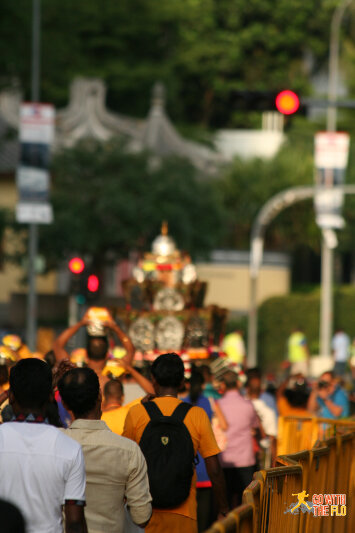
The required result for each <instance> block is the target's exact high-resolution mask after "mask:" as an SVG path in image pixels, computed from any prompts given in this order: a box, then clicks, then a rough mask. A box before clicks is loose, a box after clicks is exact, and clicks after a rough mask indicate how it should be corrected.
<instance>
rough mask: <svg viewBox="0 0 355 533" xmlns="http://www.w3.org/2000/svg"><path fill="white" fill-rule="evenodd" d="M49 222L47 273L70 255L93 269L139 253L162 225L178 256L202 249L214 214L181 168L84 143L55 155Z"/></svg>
mask: <svg viewBox="0 0 355 533" xmlns="http://www.w3.org/2000/svg"><path fill="white" fill-rule="evenodd" d="M52 203H53V209H54V223H53V224H52V225H49V226H44V227H42V228H41V232H40V250H41V253H43V254H44V255H45V256H46V258H47V260H48V261H49V265H50V266H53V267H54V266H55V265H56V264H57V262H58V260H59V259H60V258H62V257H66V256H68V255H69V254H71V253H73V252H76V253H80V254H84V255H85V254H88V255H91V256H92V257H93V258H94V261H95V263H96V264H101V265H102V264H103V263H104V262H105V261H106V260H107V258H108V257H110V258H111V259H113V258H117V257H127V256H128V254H129V252H130V251H132V250H137V251H143V250H144V251H146V250H148V249H150V246H151V242H152V240H153V238H154V237H156V235H157V234H159V233H160V227H161V223H162V221H163V220H167V221H168V223H169V231H170V233H171V235H172V236H173V237H174V239H175V240H176V242H177V245H178V246H179V247H180V248H181V249H185V250H187V251H188V252H190V253H192V254H197V253H203V252H206V251H208V250H210V249H211V248H212V247H213V246H214V245H215V243H216V240H217V239H218V237H219V235H220V228H221V222H222V212H221V208H220V205H219V203H218V201H217V200H216V197H215V196H214V195H213V189H212V187H211V184H210V182H209V181H208V180H207V179H198V178H197V176H196V170H195V169H194V168H193V167H192V166H191V165H190V164H189V163H188V162H186V161H184V160H180V159H177V158H168V159H164V160H163V161H161V162H160V164H159V165H156V161H155V159H154V158H152V157H151V156H150V155H149V154H147V153H143V154H138V155H137V154H132V153H128V151H127V150H126V149H125V147H124V146H123V145H122V144H121V143H120V142H118V141H116V140H112V141H110V142H106V143H99V142H94V141H85V142H81V143H79V144H77V145H76V146H75V147H74V148H71V149H66V150H63V151H61V152H59V153H58V154H56V155H55V158H54V161H53V190H52Z"/></svg>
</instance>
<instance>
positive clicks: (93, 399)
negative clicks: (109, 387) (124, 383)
mask: <svg viewBox="0 0 355 533" xmlns="http://www.w3.org/2000/svg"><path fill="white" fill-rule="evenodd" d="M58 390H59V392H60V395H61V398H62V402H63V405H64V406H65V408H66V409H68V410H69V411H71V412H72V413H73V414H74V422H73V423H72V424H71V426H70V427H69V428H68V429H66V430H64V431H65V433H66V434H67V435H68V436H69V437H71V438H72V439H74V440H76V441H77V442H79V443H80V444H81V446H82V448H83V452H84V457H85V464H86V472H87V483H86V501H87V506H86V510H85V515H86V519H87V524H88V529H89V532H91V531H92V532H103V531H104V532H105V533H123V532H124V527H125V526H124V520H125V508H124V502H125V500H126V501H127V507H128V509H129V513H130V516H131V518H132V520H133V522H134V523H135V524H137V525H139V526H140V527H145V525H146V524H147V522H148V520H149V518H150V516H151V510H152V508H151V504H150V502H151V496H150V493H149V482H148V476H147V467H146V462H145V459H144V457H143V454H142V452H141V450H140V449H139V446H137V445H136V444H135V443H133V442H131V441H130V440H128V439H125V438H123V437H121V436H119V435H116V434H115V433H113V432H112V431H110V429H109V428H108V427H107V425H106V424H105V422H104V421H103V420H100V418H101V391H100V385H99V379H98V377H97V375H96V373H95V372H94V371H93V370H92V369H91V368H73V369H71V370H69V371H68V372H67V373H66V374H64V375H63V376H62V377H61V379H60V380H59V382H58Z"/></svg>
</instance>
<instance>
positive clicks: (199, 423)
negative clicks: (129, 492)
mask: <svg viewBox="0 0 355 533" xmlns="http://www.w3.org/2000/svg"><path fill="white" fill-rule="evenodd" d="M151 373H152V382H153V386H154V389H155V394H156V397H155V398H154V399H153V400H152V401H151V402H148V403H147V404H144V403H141V404H139V405H135V406H134V407H132V408H131V409H130V410H129V412H128V415H127V417H126V422H125V428H124V432H123V435H124V436H126V437H129V438H130V439H132V440H134V441H135V442H137V443H140V444H141V445H142V442H144V439H145V437H144V433H145V432H146V429H147V426H148V425H149V422H150V420H151V419H150V415H149V414H148V411H151V412H152V411H158V412H159V411H160V412H161V414H162V415H163V416H164V417H167V418H168V419H173V420H174V421H175V420H176V418H175V416H174V414H175V411H177V410H181V409H180V405H181V404H183V402H181V400H179V399H178V391H179V390H180V389H181V388H182V386H183V384H184V364H183V362H182V360H181V359H180V357H179V356H178V355H177V354H176V353H168V354H163V355H160V356H159V357H158V358H157V359H156V360H155V361H154V363H153V365H152V368H151ZM150 404H153V407H154V409H153V408H152V406H151V405H150ZM145 405H146V407H145ZM148 405H149V407H148ZM185 405H186V404H185ZM184 411H185V412H186V414H185V415H184V417H183V422H182V423H183V425H184V426H185V428H187V430H188V434H189V438H190V440H192V445H193V449H192V453H193V454H194V455H196V453H197V451H199V452H200V454H201V456H202V457H203V458H204V460H205V465H206V469H207V473H208V476H209V478H210V480H211V482H212V487H213V489H214V494H215V498H216V502H217V505H218V508H219V513H220V515H219V516H220V517H222V516H225V515H226V514H227V512H228V505H227V499H226V493H225V485H224V479H223V473H222V469H221V467H220V464H219V460H218V453H219V451H220V450H219V448H218V446H217V443H216V440H215V437H214V435H213V432H212V427H211V424H210V422H209V420H208V416H207V415H206V413H205V411H204V410H203V409H201V408H200V407H197V406H193V407H191V408H190V409H188V407H187V409H184ZM179 421H180V423H181V418H179ZM176 423H177V422H176ZM147 431H148V429H147ZM185 431H186V429H185ZM187 436H188V435H187ZM169 438H170V437H164V436H163V437H161V440H162V445H165V444H168V443H169V442H170V441H169ZM174 446H176V443H175V444H174ZM165 449H166V453H167V454H168V450H169V448H165ZM183 453H185V451H184V452H183ZM186 453H187V451H186ZM165 457H167V456H166V455H165ZM180 457H181V460H183V457H182V456H180ZM170 460H171V458H169V461H170ZM192 462H193V461H191V464H192ZM180 464H181V463H178V464H177V467H179V465H180ZM148 468H149V464H148ZM152 473H153V472H152ZM191 473H192V472H191ZM156 474H157V477H159V476H160V477H159V479H161V482H162V483H163V478H162V477H161V476H162V475H163V476H164V472H159V473H156ZM165 474H166V472H165ZM150 482H151V486H152V478H150ZM169 483H170V485H171V486H170V485H169ZM164 485H167V486H168V491H167V492H169V494H173V493H174V490H175V485H174V481H173V480H171V479H164ZM189 487H190V488H189ZM189 487H187V488H188V490H187V499H185V500H183V501H182V503H180V504H179V505H177V506H172V507H170V508H166V506H164V507H163V508H162V507H160V508H158V506H156V507H154V500H153V514H152V518H151V520H150V522H149V524H148V526H147V527H146V533H165V532H167V531H169V533H181V532H182V531H183V532H184V533H195V532H197V509H196V473H193V477H192V481H191V485H190V486H189ZM152 495H153V494H152ZM153 498H154V495H153Z"/></svg>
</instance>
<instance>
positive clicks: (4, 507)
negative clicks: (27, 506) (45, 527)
mask: <svg viewBox="0 0 355 533" xmlns="http://www.w3.org/2000/svg"><path fill="white" fill-rule="evenodd" d="M0 520H1V533H26V525H25V520H24V518H23V516H22V513H21V512H20V510H19V509H18V507H16V505H13V504H12V503H10V502H6V501H4V500H0Z"/></svg>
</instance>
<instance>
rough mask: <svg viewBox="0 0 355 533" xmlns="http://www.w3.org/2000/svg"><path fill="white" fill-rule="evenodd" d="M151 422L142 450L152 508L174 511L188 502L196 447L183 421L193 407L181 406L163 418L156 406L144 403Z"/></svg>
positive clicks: (145, 430) (142, 443)
mask: <svg viewBox="0 0 355 533" xmlns="http://www.w3.org/2000/svg"><path fill="white" fill-rule="evenodd" d="M142 405H144V407H145V408H146V410H147V413H148V415H149V418H150V421H149V422H148V424H147V426H146V428H145V429H144V431H143V435H142V438H141V440H140V443H139V446H140V448H141V450H142V452H143V455H144V457H145V459H146V461H147V467H148V478H149V486H150V493H151V495H152V498H153V502H152V505H153V507H156V508H158V509H173V508H174V507H178V506H179V505H180V504H182V503H183V502H184V501H185V500H187V498H188V496H189V493H190V488H191V480H192V475H193V472H194V447H193V443H192V439H191V435H190V433H189V431H188V429H187V427H186V426H185V424H184V422H183V421H184V418H185V416H186V415H187V413H188V411H189V410H190V409H191V407H192V405H190V404H188V403H184V402H181V403H180V404H179V405H178V406H177V407H176V409H175V411H174V412H173V413H172V415H171V416H164V415H163V414H162V412H161V411H160V409H159V407H158V406H157V404H156V403H155V402H146V403H143V404H142Z"/></svg>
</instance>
